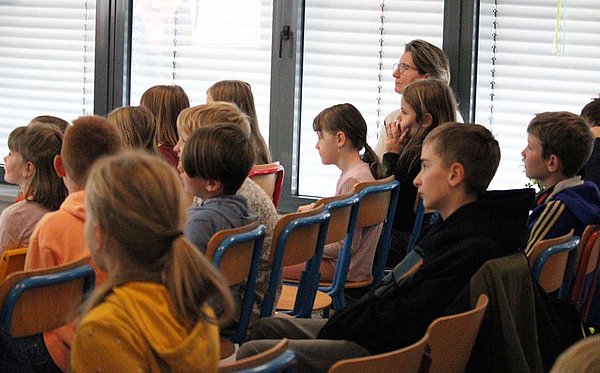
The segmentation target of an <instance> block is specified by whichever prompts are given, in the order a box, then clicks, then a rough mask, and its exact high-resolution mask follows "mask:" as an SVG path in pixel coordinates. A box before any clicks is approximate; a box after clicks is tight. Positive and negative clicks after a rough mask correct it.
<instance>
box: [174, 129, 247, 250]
mask: <svg viewBox="0 0 600 373" xmlns="http://www.w3.org/2000/svg"><path fill="white" fill-rule="evenodd" d="M253 163H254V154H253V152H252V147H251V145H250V142H249V140H248V134H247V133H245V132H244V130H242V129H241V128H240V127H239V126H237V125H235V124H219V125H214V126H208V127H204V128H198V129H196V130H195V131H194V132H192V134H191V136H190V137H189V139H188V141H187V142H186V143H185V146H184V147H183V153H182V158H181V164H180V166H181V168H180V170H179V171H180V173H181V174H180V177H181V180H182V182H183V186H184V188H185V189H186V190H187V191H188V193H190V194H193V195H194V196H197V197H200V198H202V199H203V200H204V202H203V203H202V205H201V206H192V207H190V208H189V209H188V219H187V223H186V226H185V236H186V237H187V238H189V239H190V241H192V243H193V244H194V245H196V246H197V247H198V248H199V249H200V250H201V251H202V252H205V251H206V245H207V244H208V241H209V240H210V238H211V237H212V236H213V234H215V233H217V232H218V231H221V230H223V229H231V228H237V227H241V226H244V225H247V224H250V223H252V222H253V221H255V220H256V215H255V214H254V213H253V212H252V211H251V210H250V209H249V208H248V205H247V202H246V199H245V198H244V197H243V196H240V195H237V194H235V193H236V192H237V190H238V189H239V188H240V186H241V185H242V183H243V182H244V179H246V176H248V173H249V172H250V168H251V167H252V164H253Z"/></svg>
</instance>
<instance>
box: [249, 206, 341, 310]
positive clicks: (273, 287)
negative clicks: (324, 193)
mask: <svg viewBox="0 0 600 373" xmlns="http://www.w3.org/2000/svg"><path fill="white" fill-rule="evenodd" d="M329 216H330V214H329V212H328V211H322V212H321V213H319V214H316V215H312V216H307V217H303V218H298V219H295V220H292V221H291V222H289V223H288V224H287V225H286V226H285V227H284V228H283V229H282V230H281V233H280V234H279V238H278V240H277V247H276V248H275V256H274V257H273V265H272V269H271V277H270V278H269V287H268V288H267V293H266V294H265V298H264V301H263V306H262V309H261V313H260V317H261V318H262V317H269V316H271V312H272V310H273V309H274V306H275V296H276V293H277V287H278V284H279V280H280V277H281V271H282V264H283V257H284V255H285V248H286V245H287V241H288V238H289V237H290V235H291V234H292V233H293V232H294V231H295V230H296V229H298V228H301V227H306V226H310V225H314V224H318V225H319V226H320V227H319V234H318V237H317V242H316V247H315V255H314V256H313V257H312V259H310V260H308V261H307V262H306V267H305V269H304V271H302V276H301V277H300V282H299V283H298V293H297V295H296V300H295V302H294V308H293V309H292V310H291V311H289V312H286V313H288V314H289V315H291V316H293V317H299V318H310V317H311V314H312V306H313V303H314V301H315V296H316V292H317V288H318V287H319V280H320V278H321V273H320V272H319V270H320V265H321V257H322V256H323V247H324V246H325V238H326V237H327V228H328V226H329ZM272 249H273V248H271V250H272Z"/></svg>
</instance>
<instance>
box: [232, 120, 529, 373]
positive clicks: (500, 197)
mask: <svg viewBox="0 0 600 373" xmlns="http://www.w3.org/2000/svg"><path fill="white" fill-rule="evenodd" d="M420 159H421V171H420V172H419V174H418V175H417V177H416V178H415V180H414V183H415V185H416V186H417V189H418V193H419V195H420V196H421V197H422V198H423V203H424V205H425V207H426V208H427V209H430V210H437V211H439V214H440V219H438V220H437V221H436V222H435V223H433V224H432V225H430V226H429V227H428V230H427V231H426V232H425V233H424V234H423V235H422V236H421V238H420V239H419V241H418V242H417V245H416V247H415V250H417V251H418V252H420V253H421V256H422V257H423V265H422V266H421V267H419V268H418V269H417V270H416V271H415V272H413V273H412V274H411V275H409V276H408V277H407V278H405V279H399V280H396V279H394V278H393V277H392V278H386V280H384V281H382V282H381V283H380V284H378V285H377V286H376V287H375V288H374V289H372V290H371V291H370V292H369V293H368V294H367V295H365V296H364V297H362V298H361V299H360V300H359V301H358V302H357V303H354V304H352V305H350V306H348V307H346V308H345V309H343V310H341V311H338V312H336V313H335V314H334V315H333V317H331V318H330V319H329V320H318V319H305V320H302V319H291V318H281V317H271V318H264V319H261V320H260V321H259V322H257V323H256V325H255V326H254V327H253V329H252V337H251V339H252V340H251V341H248V342H246V343H244V344H243V345H242V346H241V347H240V349H239V351H238V354H237V357H238V358H243V357H246V356H249V355H253V354H255V353H257V352H259V351H263V350H265V349H266V348H268V347H270V346H272V345H273V344H275V343H277V342H278V341H277V340H276V339H280V338H284V337H292V338H294V339H291V340H290V341H289V348H290V349H291V350H293V351H294V352H295V353H296V356H297V357H298V360H299V363H300V369H299V372H326V371H327V370H328V369H329V367H330V366H331V365H332V364H334V363H335V362H336V361H338V360H341V359H346V358H354V357H361V356H368V355H371V354H378V353H383V352H388V351H393V350H396V349H399V348H401V347H405V346H408V345H410V344H412V343H414V342H416V341H418V340H419V339H420V338H422V337H423V335H424V334H425V331H426V330H427V327H428V325H429V324H430V323H431V322H432V321H433V320H434V319H436V318H438V317H440V316H442V315H443V314H444V312H445V310H446V309H447V308H448V307H449V306H450V305H451V304H452V302H453V301H454V300H455V298H456V297H457V295H458V294H459V293H460V292H461V291H462V290H463V289H464V288H465V287H466V286H467V285H468V284H469V281H470V279H471V277H472V276H473V275H474V274H475V272H476V271H477V270H478V269H479V268H480V267H481V266H482V265H483V264H484V263H485V262H486V261H488V260H490V259H494V258H498V257H502V256H505V255H510V254H512V253H515V252H518V251H519V250H521V248H522V247H523V245H524V244H525V242H524V240H523V239H522V238H523V237H524V234H523V233H525V232H524V230H525V222H526V219H527V215H528V212H529V206H530V204H531V201H532V199H533V191H531V190H528V189H524V190H507V191H494V192H486V188H487V186H488V184H489V182H490V181H491V179H492V177H493V176H494V174H495V172H496V169H497V168H498V164H499V162H500V147H499V146H498V142H497V141H496V140H495V139H494V137H493V136H492V134H491V133H490V131H488V130H487V129H486V128H485V127H483V126H481V125H477V124H457V123H449V124H446V125H443V126H439V127H438V128H436V129H434V130H433V131H431V132H430V133H429V135H428V136H427V138H426V139H425V141H424V143H423V149H422V151H421V156H420ZM482 248H484V249H485V250H482ZM388 279H389V280H388ZM256 339H259V340H256ZM260 339H265V340H260Z"/></svg>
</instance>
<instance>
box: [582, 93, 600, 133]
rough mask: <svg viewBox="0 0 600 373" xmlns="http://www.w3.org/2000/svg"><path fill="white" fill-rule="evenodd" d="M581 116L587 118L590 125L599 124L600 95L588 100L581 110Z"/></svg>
mask: <svg viewBox="0 0 600 373" xmlns="http://www.w3.org/2000/svg"><path fill="white" fill-rule="evenodd" d="M581 116H582V117H584V118H585V119H587V120H588V121H589V122H590V124H591V125H592V127H596V126H600V97H597V98H595V99H593V100H592V101H591V102H588V103H587V105H585V106H584V107H583V109H582V110H581Z"/></svg>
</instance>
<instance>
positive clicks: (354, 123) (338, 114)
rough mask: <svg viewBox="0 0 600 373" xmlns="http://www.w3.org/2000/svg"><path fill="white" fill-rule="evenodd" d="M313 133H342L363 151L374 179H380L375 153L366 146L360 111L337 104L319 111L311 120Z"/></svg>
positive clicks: (379, 164)
mask: <svg viewBox="0 0 600 373" xmlns="http://www.w3.org/2000/svg"><path fill="white" fill-rule="evenodd" d="M313 130H314V131H327V132H330V133H333V134H335V133H336V132H338V131H341V132H343V133H344V134H345V135H346V138H347V139H348V140H350V143H351V144H352V146H353V147H354V149H356V150H357V151H361V150H362V149H363V148H364V149H365V153H364V154H363V156H362V159H363V161H364V162H366V163H368V164H369V168H370V169H371V173H372V174H373V177H374V178H375V179H379V178H381V175H382V170H381V163H380V162H379V158H378V157H377V154H375V151H373V149H371V147H370V146H369V144H367V122H365V118H363V116H362V115H361V114H360V111H358V109H357V108H356V107H354V105H352V104H348V103H346V104H338V105H334V106H332V107H329V108H327V109H324V110H323V111H321V112H320V113H319V114H318V115H317V116H316V117H315V119H314V120H313Z"/></svg>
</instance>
